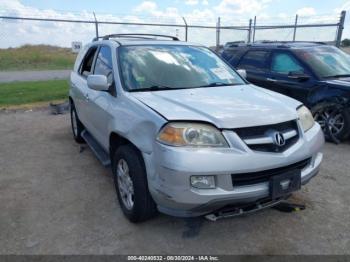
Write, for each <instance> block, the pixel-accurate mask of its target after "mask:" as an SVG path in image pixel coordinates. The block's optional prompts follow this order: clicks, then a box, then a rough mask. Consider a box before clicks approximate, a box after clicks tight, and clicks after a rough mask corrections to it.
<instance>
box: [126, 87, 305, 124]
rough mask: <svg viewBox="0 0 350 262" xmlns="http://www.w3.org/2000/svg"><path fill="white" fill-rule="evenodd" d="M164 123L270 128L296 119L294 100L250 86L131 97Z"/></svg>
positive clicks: (147, 93) (185, 90) (138, 93)
mask: <svg viewBox="0 0 350 262" xmlns="http://www.w3.org/2000/svg"><path fill="white" fill-rule="evenodd" d="M130 94H131V95H132V96H134V97H135V98H136V99H138V100H139V101H141V102H142V103H144V104H146V105H147V106H148V107H150V108H152V109H153V110H154V111H156V112H158V113H159V114H161V115H162V116H163V117H165V118H166V119H167V120H170V121H171V120H180V121H181V120H182V121H184V120H185V121H204V122H209V123H212V124H214V125H215V126H217V127H218V128H239V127H249V126H259V125H269V124H275V123H280V122H285V121H289V120H292V119H296V118H297V113H296V108H297V107H298V106H299V105H300V104H301V103H300V102H297V101H296V100H294V99H291V98H288V97H286V96H283V95H280V94H277V93H275V92H272V91H268V90H266V89H263V88H259V87H256V86H253V85H241V86H223V87H211V88H195V89H180V90H167V91H153V92H133V93H130Z"/></svg>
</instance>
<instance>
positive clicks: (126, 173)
mask: <svg viewBox="0 0 350 262" xmlns="http://www.w3.org/2000/svg"><path fill="white" fill-rule="evenodd" d="M112 166H113V177H114V184H115V188H116V191H117V195H118V200H119V204H120V206H121V208H122V211H123V213H124V215H125V216H126V217H127V218H128V219H129V220H130V221H131V222H133V223H137V222H142V221H145V220H148V219H150V218H151V217H153V216H155V215H156V213H157V209H156V205H155V203H154V201H153V199H152V197H151V195H150V193H149V191H148V184H147V174H146V170H145V166H144V162H143V159H142V155H141V154H140V152H139V151H138V150H137V149H136V148H135V147H134V146H132V145H122V146H120V147H119V148H118V149H117V150H116V152H115V153H114V158H113V165H112Z"/></svg>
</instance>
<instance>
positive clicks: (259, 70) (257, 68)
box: [237, 49, 270, 87]
mask: <svg viewBox="0 0 350 262" xmlns="http://www.w3.org/2000/svg"><path fill="white" fill-rule="evenodd" d="M269 56H270V51H268V50H264V49H260V50H259V49H250V50H248V51H247V52H246V53H245V54H244V55H243V56H242V58H241V59H240V61H239V62H238V65H237V69H245V70H246V72H247V80H248V81H249V82H251V83H253V84H255V85H257V86H261V87H267V86H268V84H269V83H268V81H267V74H268V60H269Z"/></svg>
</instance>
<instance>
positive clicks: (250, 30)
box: [247, 19, 252, 43]
mask: <svg viewBox="0 0 350 262" xmlns="http://www.w3.org/2000/svg"><path fill="white" fill-rule="evenodd" d="M251 35H252V19H249V26H248V36H247V43H250V41H251V39H250V38H251Z"/></svg>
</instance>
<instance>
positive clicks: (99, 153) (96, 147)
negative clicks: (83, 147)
mask: <svg viewBox="0 0 350 262" xmlns="http://www.w3.org/2000/svg"><path fill="white" fill-rule="evenodd" d="M81 136H82V138H84V140H85V142H86V143H87V144H88V146H89V147H90V149H91V150H92V152H94V154H95V155H96V157H97V159H98V160H100V161H101V163H102V165H103V166H104V167H109V166H110V165H111V160H110V158H109V155H108V154H107V153H106V151H105V150H104V149H103V148H102V147H101V146H100V144H99V143H98V142H97V141H96V140H95V138H94V137H93V136H92V135H91V134H90V133H89V132H88V131H86V130H84V131H83V132H81Z"/></svg>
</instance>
